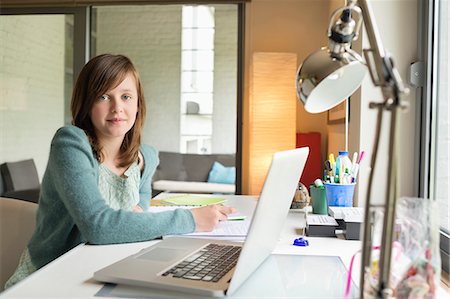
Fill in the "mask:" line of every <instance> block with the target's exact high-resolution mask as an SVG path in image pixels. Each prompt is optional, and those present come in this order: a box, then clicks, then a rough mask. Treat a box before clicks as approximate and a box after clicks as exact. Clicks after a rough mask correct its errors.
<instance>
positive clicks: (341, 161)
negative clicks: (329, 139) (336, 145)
mask: <svg viewBox="0 0 450 299" xmlns="http://www.w3.org/2000/svg"><path fill="white" fill-rule="evenodd" d="M351 170H352V161H350V158H349V157H348V152H347V151H340V152H339V155H338V156H337V158H336V175H338V176H339V175H340V173H341V171H342V173H343V174H344V173H345V172H347V173H350V172H351Z"/></svg>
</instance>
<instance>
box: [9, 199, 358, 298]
mask: <svg viewBox="0 0 450 299" xmlns="http://www.w3.org/2000/svg"><path fill="white" fill-rule="evenodd" d="M226 197H227V199H228V202H229V204H230V205H233V206H235V207H237V208H238V210H239V211H240V212H241V213H243V214H249V213H251V211H252V209H253V208H254V206H255V205H256V200H255V198H254V197H248V196H233V195H230V196H226ZM269 221H270V220H269ZM303 226H304V214H303V213H302V212H296V211H291V212H290V213H289V216H288V219H287V221H286V223H285V226H284V230H283V232H282V235H281V238H280V241H279V243H278V245H277V247H276V249H275V251H274V253H278V254H296V255H326V256H339V257H341V259H342V261H343V263H344V265H345V266H346V267H347V268H348V266H349V264H350V259H351V257H352V255H353V254H354V253H355V252H356V251H358V250H359V249H360V247H361V242H360V241H348V240H343V239H338V238H313V237H308V238H307V239H308V240H309V247H298V246H293V245H292V242H293V240H294V239H296V238H298V237H299V231H300V229H301V228H302V227H303ZM155 242H158V241H148V242H140V243H130V244H119V245H103V246H98V245H96V246H93V245H80V246H78V247H75V248H74V249H72V250H71V251H69V252H68V253H66V254H64V255H63V256H61V257H60V258H58V259H56V260H55V261H53V262H51V263H50V264H48V265H47V266H45V267H43V268H42V269H40V270H39V271H37V272H35V273H33V274H32V275H31V276H29V277H28V278H27V279H25V280H24V281H22V282H20V283H18V284H17V285H15V286H13V287H12V288H10V289H8V290H7V291H5V292H3V293H1V294H0V298H20V297H22V298H23V297H26V298H30V297H42V298H64V297H77V298H97V299H98V298H99V297H94V295H95V294H96V293H97V292H98V291H99V290H100V289H101V288H102V287H103V284H101V283H98V282H96V281H95V280H93V278H92V275H93V273H94V272H95V271H97V270H99V269H101V268H103V267H105V266H107V265H109V264H111V263H113V262H115V261H117V260H120V259H122V258H124V257H126V256H128V255H131V254H133V253H136V252H138V251H139V250H141V249H143V248H145V247H148V246H150V245H152V244H154V243H155ZM359 260H360V255H358V258H356V259H355V264H354V266H353V277H354V281H355V282H357V281H358V280H359V269H360V264H359Z"/></svg>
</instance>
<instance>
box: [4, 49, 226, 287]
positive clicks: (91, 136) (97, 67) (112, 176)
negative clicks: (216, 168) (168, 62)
mask: <svg viewBox="0 0 450 299" xmlns="http://www.w3.org/2000/svg"><path fill="white" fill-rule="evenodd" d="M71 110H72V117H73V121H72V123H73V126H65V127H62V128H61V129H59V130H58V131H57V132H56V134H55V136H54V138H53V140H52V143H51V148H50V156H49V161H48V164H47V169H46V171H45V174H44V177H43V180H42V185H41V193H40V199H39V208H38V213H37V224H36V230H35V231H34V233H33V236H32V238H31V240H30V242H29V243H28V246H27V248H26V249H25V250H24V252H23V254H22V256H21V259H20V262H19V266H18V268H17V269H16V272H15V273H14V275H13V276H12V277H11V278H10V279H9V280H8V282H7V283H6V286H5V287H6V288H7V287H9V286H11V285H13V284H15V283H17V282H18V281H20V280H22V279H23V278H25V277H27V276H28V275H29V274H30V273H32V272H34V271H36V270H37V269H39V268H41V267H42V266H44V265H46V264H47V263H49V262H51V261H52V260H54V259H55V258H57V257H58V256H60V255H62V254H64V253H65V252H67V251H69V250H70V249H71V248H73V247H75V246H77V245H78V244H80V243H84V242H88V243H90V244H112V243H126V242H137V241H146V240H151V239H154V238H156V237H160V236H162V235H167V234H182V233H190V232H193V231H208V230H212V229H213V228H214V227H215V225H217V223H218V222H219V221H220V220H225V219H226V218H227V215H228V214H229V213H232V212H234V209H233V208H230V207H224V206H207V207H203V208H197V209H192V210H186V209H177V210H175V211H167V212H162V213H139V212H140V211H143V210H145V209H146V207H148V204H149V200H150V197H151V177H152V175H153V174H154V172H155V169H156V166H157V164H158V163H159V160H158V154H157V151H156V150H155V149H154V148H152V147H149V146H145V145H141V143H140V142H141V130H142V128H143V123H144V119H145V99H144V95H143V90H142V87H141V82H140V79H139V75H138V73H137V71H136V69H135V67H134V66H133V64H132V63H131V61H130V60H129V59H128V58H127V57H125V56H122V55H110V54H104V55H100V56H97V57H95V58H93V59H92V60H90V61H89V62H88V63H87V64H86V65H85V66H84V68H83V69H82V71H81V73H80V75H79V77H78V80H77V83H76V85H75V88H74V92H73V95H72V105H71Z"/></svg>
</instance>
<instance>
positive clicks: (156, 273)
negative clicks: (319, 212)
mask: <svg viewBox="0 0 450 299" xmlns="http://www.w3.org/2000/svg"><path fill="white" fill-rule="evenodd" d="M308 153H309V148H307V147H303V148H298V149H294V150H287V151H281V152H277V153H275V154H274V155H273V158H272V163H271V165H270V168H269V171H268V173H267V176H266V179H265V182H264V186H263V189H262V191H261V195H260V198H259V200H258V203H257V206H256V209H255V212H254V214H253V218H252V222H251V225H250V227H249V230H248V234H247V238H246V240H245V242H244V243H240V242H232V241H226V240H214V239H200V238H186V237H171V238H166V239H163V240H162V241H160V242H158V243H156V244H155V245H153V246H150V247H148V248H145V249H143V250H141V251H140V252H138V253H136V254H133V255H131V256H128V257H126V258H124V259H122V260H120V261H118V262H116V263H114V264H111V265H109V266H107V267H105V268H103V269H101V270H99V271H97V272H95V273H94V279H96V280H98V281H101V282H108V283H116V284H126V285H135V286H144V287H150V288H157V289H165V290H172V291H178V292H187V293H192V294H198V295H206V296H215V297H221V296H225V295H231V294H232V293H233V292H235V291H236V290H237V289H238V288H239V286H240V285H242V283H244V281H245V280H246V279H247V278H248V277H249V276H250V275H251V274H252V273H253V272H254V271H255V270H256V269H257V268H258V267H259V266H260V265H261V264H262V263H263V262H264V261H265V260H266V258H267V257H268V256H269V255H270V254H271V253H272V251H273V250H274V249H275V246H276V244H277V242H278V240H279V236H280V233H281V231H282V228H283V225H284V222H285V219H286V217H287V214H288V212H289V207H290V205H291V202H292V199H293V197H294V193H295V190H296V188H297V185H298V182H299V180H300V176H301V174H302V172H303V168H304V166H305V163H306V159H307V157H308Z"/></svg>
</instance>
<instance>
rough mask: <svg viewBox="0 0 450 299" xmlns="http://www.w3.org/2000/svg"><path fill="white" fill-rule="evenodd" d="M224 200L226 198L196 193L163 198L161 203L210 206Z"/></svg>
mask: <svg viewBox="0 0 450 299" xmlns="http://www.w3.org/2000/svg"><path fill="white" fill-rule="evenodd" d="M224 202H225V199H224V198H220V197H208V196H196V195H175V196H170V197H166V198H163V199H161V203H163V204H167V205H175V206H208V205H215V204H221V203H224Z"/></svg>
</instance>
